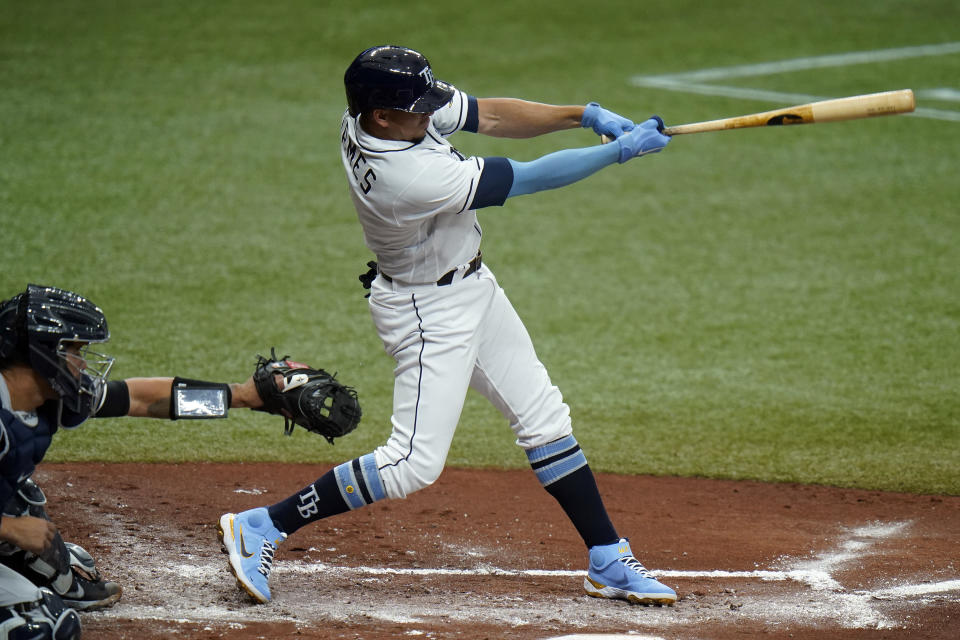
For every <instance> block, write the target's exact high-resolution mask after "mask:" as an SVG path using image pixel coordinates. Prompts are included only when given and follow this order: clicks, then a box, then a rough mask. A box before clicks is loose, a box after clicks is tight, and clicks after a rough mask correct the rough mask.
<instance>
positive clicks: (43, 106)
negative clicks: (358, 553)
mask: <svg viewBox="0 0 960 640" xmlns="http://www.w3.org/2000/svg"><path fill="white" fill-rule="evenodd" d="M0 9H2V12H0V15H3V18H2V19H0V229H2V233H3V239H4V240H5V242H4V255H3V258H0V264H2V269H0V296H4V297H5V296H7V295H10V294H13V293H15V292H16V291H19V290H21V289H23V287H24V286H25V285H26V283H27V282H40V283H49V284H56V285H59V286H63V287H67V288H71V289H74V290H77V291H79V292H81V293H84V294H86V295H88V296H89V297H91V298H92V299H93V300H94V301H95V302H97V303H98V304H99V305H101V306H102V307H103V308H104V309H105V311H106V313H107V315H108V318H109V320H110V325H111V329H112V334H113V336H112V339H111V342H110V344H109V348H108V349H107V350H108V351H109V353H111V354H112V355H115V356H117V358H118V364H117V367H116V368H115V374H114V375H115V376H120V377H124V376H140V375H173V374H179V375H184V376H190V377H196V378H208V379H216V380H233V381H239V380H241V379H243V378H244V377H245V376H246V375H248V373H249V372H250V370H251V369H252V365H253V362H254V361H255V356H256V354H257V353H264V352H266V351H268V350H269V348H270V347H271V346H277V347H278V348H279V349H280V350H281V351H283V352H285V353H291V354H292V355H294V356H295V357H297V358H298V359H301V360H307V361H310V362H313V363H316V364H318V365H320V366H324V367H326V368H329V369H333V370H337V371H338V372H339V376H340V378H341V379H342V380H344V381H346V382H348V383H350V384H353V385H355V386H356V387H357V388H358V389H359V391H360V396H361V401H362V403H363V407H364V415H365V417H364V420H363V423H362V425H361V428H360V429H358V431H357V432H355V433H354V434H352V435H350V436H349V437H347V438H344V439H342V440H340V441H339V442H338V443H337V445H336V446H335V447H329V446H328V445H327V444H326V443H325V442H323V441H322V440H320V439H318V438H312V437H310V436H309V435H308V434H306V433H305V432H303V431H298V432H297V433H296V434H295V435H294V436H293V437H292V438H284V437H282V436H281V435H280V434H281V421H280V420H279V419H277V418H271V417H269V416H265V415H263V414H259V413H251V412H247V411H234V412H233V413H232V414H231V417H230V418H229V419H228V420H225V421H212V422H183V423H166V422H150V421H135V420H97V421H91V422H89V423H87V424H86V425H84V427H83V428H81V429H78V430H76V431H71V432H66V433H62V434H60V435H58V437H57V441H56V443H55V445H54V447H53V448H52V450H51V453H50V456H49V457H48V459H51V460H59V461H68V460H104V461H110V460H123V461H139V460H142V461H186V460H216V461H233V460H247V461H253V460H287V461H291V462H339V461H341V460H344V459H348V458H350V457H354V456H357V455H361V454H363V453H366V452H368V451H370V450H371V449H372V448H373V447H375V446H377V445H378V444H379V443H381V442H382V441H383V440H384V439H385V438H386V436H387V434H388V433H389V416H390V402H391V392H392V384H391V380H392V373H391V372H392V361H391V360H390V359H389V358H388V357H387V356H386V355H385V354H384V353H383V351H382V347H381V345H380V343H379V340H378V338H377V337H376V334H375V332H374V330H373V327H372V322H371V320H370V318H369V314H368V312H367V309H366V302H365V300H364V298H363V293H364V292H363V291H362V289H361V288H360V286H359V283H358V281H357V275H358V274H359V273H360V272H361V271H363V270H365V268H364V263H365V262H366V261H367V260H368V259H370V256H369V252H368V251H367V250H366V249H365V247H364V246H363V242H362V237H361V234H360V230H359V225H358V224H357V222H356V220H355V217H354V214H353V210H352V205H351V203H350V200H349V197H348V193H347V189H346V185H345V184H344V178H343V176H342V168H341V167H340V163H339V155H338V149H337V139H338V124H339V119H340V115H341V113H342V110H343V108H344V97H343V87H342V74H343V69H344V68H345V67H346V65H347V64H348V63H349V61H350V60H351V59H352V57H353V56H354V55H356V53H358V52H359V51H360V50H362V49H363V48H365V47H367V46H369V45H372V44H380V43H387V42H390V43H398V44H406V45H408V46H413V47H417V48H420V49H421V50H423V51H424V52H425V53H427V55H428V56H429V57H430V59H431V61H432V62H433V65H434V68H435V71H436V73H437V75H438V77H441V78H444V79H446V80H449V81H451V82H453V83H455V84H457V85H458V86H460V87H461V88H463V89H466V90H468V91H469V92H471V93H473V94H475V95H478V96H500V95H508V96H517V97H525V98H529V99H532V100H538V101H544V102H554V103H585V102H587V101H590V100H598V101H600V102H601V103H602V104H604V105H605V106H608V107H610V108H612V109H615V110H617V111H619V112H621V113H624V114H625V115H629V116H632V117H634V118H636V119H642V118H645V117H646V116H647V115H649V114H651V113H659V114H660V115H662V116H663V117H664V119H665V120H666V121H667V122H668V123H670V124H674V123H682V122H691V121H696V120H705V119H712V118H717V117H722V116H725V115H736V114H739V113H749V112H752V111H761V110H765V109H770V108H773V107H776V106H781V105H777V104H769V103H763V102H759V101H749V100H736V99H732V98H719V97H710V96H701V95H690V94H684V93H680V92H668V91H656V90H651V89H638V88H636V87H633V86H631V85H630V84H629V83H628V79H629V78H630V77H631V76H633V75H636V74H657V73H678V72H683V71H691V70H696V69H701V68H707V67H721V66H726V65H739V64H752V63H757V62H768V61H775V60H782V59H790V58H797V57H808V56H817V55H825V54H833V53H844V52H850V51H862V50H874V49H885V48H891V47H904V46H914V45H920V44H935V43H940V42H951V41H956V40H958V38H957V32H956V24H958V23H960V7H958V5H957V4H956V2H953V1H952V0H937V1H934V0H924V1H919V2H916V1H915V2H906V1H892V0H887V1H875V2H865V1H862V2H861V1H851V2H843V3H835V2H829V1H827V0H814V1H813V2H809V3H806V4H803V5H796V4H795V3H791V4H787V3H773V4H772V5H769V4H768V5H765V8H764V9H763V10H761V11H758V10H757V8H756V3H750V2H745V1H740V0H737V1H730V2H723V3H713V4H710V3H707V4H706V5H705V4H704V3H700V2H690V1H676V0H674V1H671V2H666V1H665V0H658V1H655V2H642V3H637V2H627V1H624V2H600V3H598V4H597V3H595V4H593V5H590V7H589V8H587V7H585V6H584V5H582V4H578V3H556V2H546V1H545V0H536V1H533V2H525V3H515V2H507V1H506V0H494V1H493V2H487V3H482V4H480V5H476V6H473V7H471V8H468V9H457V8H454V7H453V6H451V7H450V8H444V7H440V6H438V5H436V3H427V2H419V1H415V2H409V3H404V4H403V5H396V6H391V7H386V8H380V7H377V8H373V7H369V6H366V5H360V6H358V5H354V4H346V3H334V2H306V1H302V2H286V3H282V4H281V5H279V6H275V5H266V4H264V3H258V2H250V1H248V0H237V1H232V2H203V3H190V2H174V1H163V2H153V3H137V2H125V3H116V2H109V3H108V2H98V1H93V2H85V3H74V2H56V1H49V2H43V3H24V2H14V1H5V2H0ZM785 16H788V17H789V19H784V18H785ZM958 77H960V55H958V54H954V55H949V56H939V57H930V58H921V59H912V60H903V61H894V62H886V63H877V64H866V65H857V66H853V67H835V68H826V69H819V70H811V71H802V72H792V73H784V74H780V75H778V76H757V77H748V78H739V79H735V80H733V81H730V84H735V85H736V86H740V87H750V88H757V89H766V90H772V91H783V92H793V93H803V94H810V95H823V96H842V95H852V94H857V93H870V92H874V91H883V90H889V89H899V88H905V87H911V88H914V89H915V90H917V91H918V92H920V91H921V90H924V89H934V88H952V89H954V90H956V89H960V87H957V85H956V79H957V78H958ZM921 106H927V107H933V108H941V109H946V110H954V111H956V110H957V109H958V106H957V104H956V103H949V102H928V103H924V102H921ZM452 141H453V143H454V144H455V145H457V146H458V148H460V149H461V150H462V151H463V152H465V153H467V154H476V155H507V156H509V157H513V158H516V159H518V160H527V159H532V158H534V157H537V156H538V155H541V154H543V153H545V152H548V151H552V150H555V149H557V148H561V147H566V146H581V145H588V144H593V143H594V142H595V137H594V136H593V135H592V134H590V133H589V132H586V131H580V132H565V133H562V134H554V135H551V136H546V137H544V138H541V139H537V140H530V141H506V140H496V139H489V138H481V137H477V136H472V135H470V134H458V135H457V136H456V137H454V138H452ZM958 166H960V123H958V122H944V121H935V120H929V119H921V118H908V117H897V118H881V119H876V120H865V121H858V122H849V123H837V124H829V125H817V126H813V127H793V128H784V129H770V130H766V129H754V130H749V131H740V132H724V133H717V134H703V135H698V136H686V137H678V138H677V139H675V140H674V141H673V142H672V143H671V145H670V147H669V148H668V149H667V150H666V151H665V152H664V153H662V154H659V155H657V156H653V157H650V158H644V159H642V160H639V161H635V162H631V163H629V164H627V165H625V166H622V167H612V168H609V169H606V170H604V171H602V172H601V173H599V174H597V175H596V176H593V177H591V178H590V179H588V180H586V181H584V182H582V183H579V184H576V185H573V186H571V187H568V188H565V189H563V190H560V191H555V192H549V193H541V194H537V195H534V196H526V197H522V198H517V199H513V200H511V201H509V202H508V203H507V205H506V206H505V207H503V208H502V209H496V210H488V211H484V212H482V213H481V222H482V223H483V225H484V231H485V241H484V256H485V260H486V261H487V262H488V264H490V265H491V266H492V267H493V268H494V270H495V271H496V273H497V276H498V278H499V279H500V281H501V283H502V284H503V285H504V286H505V288H506V290H507V292H508V293H509V295H510V297H511V299H512V300H513V302H514V304H515V306H516V307H517V309H518V310H519V311H520V313H521V315H522V316H523V317H524V319H525V321H526V323H527V326H528V328H529V330H530V332H531V334H532V336H533V338H534V342H535V344H536V345H537V348H538V352H539V354H540V356H541V358H542V359H543V360H544V362H545V363H546V365H547V367H548V369H549V370H550V372H551V375H552V377H553V379H554V382H556V383H557V384H558V386H559V387H560V388H561V390H562V391H563V392H564V395H565V398H566V399H567V400H568V402H569V403H570V405H571V408H572V414H573V417H574V423H575V429H576V434H577V437H578V439H579V440H580V442H581V443H582V444H583V445H584V448H585V450H586V452H587V455H588V459H589V460H590V462H591V466H593V467H594V468H595V469H597V470H600V471H612V472H618V473H638V474H639V473H654V474H663V475H696V476H707V477H721V478H749V479H758V480H769V481H784V482H787V481H789V482H794V481H796V482H811V483H822V484H831V485H842V486H851V487H864V488H876V489H888V490H902V491H913V492H931V493H950V494H960V394H958V389H960V366H958V364H957V362H958V360H960V296H958V292H960V249H958V246H960V213H958V211H960V209H958V204H957V203H958V202H960V186H958V184H960V183H958V181H957V179H956V172H957V167H958ZM448 462H449V464H452V465H460V466H489V467H496V466H510V467H522V466H525V464H526V462H525V457H524V456H523V454H522V452H520V451H519V449H518V448H517V447H516V446H515V445H514V444H513V437H512V434H511V433H510V431H509V429H508V428H507V425H506V423H505V421H504V420H503V419H502V418H501V417H500V416H499V415H498V414H496V412H495V411H494V410H493V409H492V408H490V407H489V406H488V405H487V404H485V403H484V402H483V401H482V400H481V399H480V398H479V397H478V396H476V395H475V394H471V395H470V396H469V398H468V402H467V405H466V407H465V409H464V415H463V420H462V421H461V426H460V428H459V430H458V434H457V437H456V438H455V440H454V445H453V449H452V451H451V454H450V457H449V461H448Z"/></svg>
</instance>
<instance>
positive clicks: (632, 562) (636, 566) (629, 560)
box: [618, 556, 653, 580]
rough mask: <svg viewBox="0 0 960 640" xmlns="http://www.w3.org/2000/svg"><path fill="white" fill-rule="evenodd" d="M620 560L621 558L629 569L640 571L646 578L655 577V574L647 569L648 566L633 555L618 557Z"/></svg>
mask: <svg viewBox="0 0 960 640" xmlns="http://www.w3.org/2000/svg"><path fill="white" fill-rule="evenodd" d="M618 560H620V562H622V563H623V564H625V565H627V567H628V568H629V569H631V570H633V571H635V572H636V573H639V574H640V575H641V576H643V577H644V578H650V579H651V580H652V579H653V574H651V573H650V572H649V571H648V570H647V568H646V567H645V566H643V565H642V564H640V561H639V560H637V559H636V558H634V557H633V556H626V557H623V558H618Z"/></svg>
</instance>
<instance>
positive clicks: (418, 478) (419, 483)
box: [376, 449, 444, 498]
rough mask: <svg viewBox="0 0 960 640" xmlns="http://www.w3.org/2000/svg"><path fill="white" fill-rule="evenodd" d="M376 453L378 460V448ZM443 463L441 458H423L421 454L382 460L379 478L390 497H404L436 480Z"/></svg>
mask: <svg viewBox="0 0 960 640" xmlns="http://www.w3.org/2000/svg"><path fill="white" fill-rule="evenodd" d="M376 453H377V454H378V455H377V459H378V460H380V459H381V455H380V454H381V452H380V450H379V449H378V450H377V452H376ZM443 463H444V460H443V459H435V460H424V459H423V457H421V456H408V457H406V458H401V459H400V460H397V461H389V460H384V461H383V462H382V463H381V465H380V478H381V479H382V480H383V485H384V487H385V489H386V492H387V495H388V496H389V497H390V498H406V497H407V496H408V495H409V494H411V493H413V492H415V491H419V490H420V489H425V488H426V487H429V486H430V485H431V484H433V483H434V482H436V481H437V479H438V478H439V477H440V474H441V473H443Z"/></svg>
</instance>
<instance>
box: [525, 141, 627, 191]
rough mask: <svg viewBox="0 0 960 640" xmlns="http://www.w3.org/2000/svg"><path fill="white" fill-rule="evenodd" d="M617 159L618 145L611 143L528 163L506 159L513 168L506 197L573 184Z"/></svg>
mask: <svg viewBox="0 0 960 640" xmlns="http://www.w3.org/2000/svg"><path fill="white" fill-rule="evenodd" d="M619 158H620V145H618V144H613V143H610V144H601V145H596V146H593V147H584V148H582V149H564V150H562V151H555V152H554V153H548V154H547V155H545V156H543V157H540V158H537V159H536V160H531V161H530V162H517V161H515V160H510V159H509V158H508V161H509V162H510V166H511V167H512V168H513V185H512V186H511V187H510V191H509V193H508V194H507V197H508V198H512V197H513V196H522V195H527V194H529V193H536V192H537V191H543V190H545V189H556V188H558V187H564V186H566V185H568V184H573V183H574V182H577V181H578V180H583V179H584V178H586V177H587V176H591V175H593V174H594V173H596V172H597V171H599V170H600V169H603V168H604V167H606V166H608V165H611V164H614V163H616V162H617V161H618V160H619Z"/></svg>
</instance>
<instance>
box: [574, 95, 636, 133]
mask: <svg viewBox="0 0 960 640" xmlns="http://www.w3.org/2000/svg"><path fill="white" fill-rule="evenodd" d="M580 126H581V127H583V128H584V129H586V128H588V127H589V128H592V129H593V131H594V133H596V134H597V135H598V136H609V137H611V138H619V137H620V136H622V135H623V134H624V133H626V132H627V131H632V130H633V128H634V127H635V126H636V125H635V124H634V123H633V120H629V119H627V118H624V117H623V116H620V115H617V114H615V113H614V112H613V111H607V110H606V109H604V108H603V107H601V106H600V105H599V104H597V103H596V102H591V103H590V104H588V105H587V108H586V109H584V110H583V118H581V119H580Z"/></svg>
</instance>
